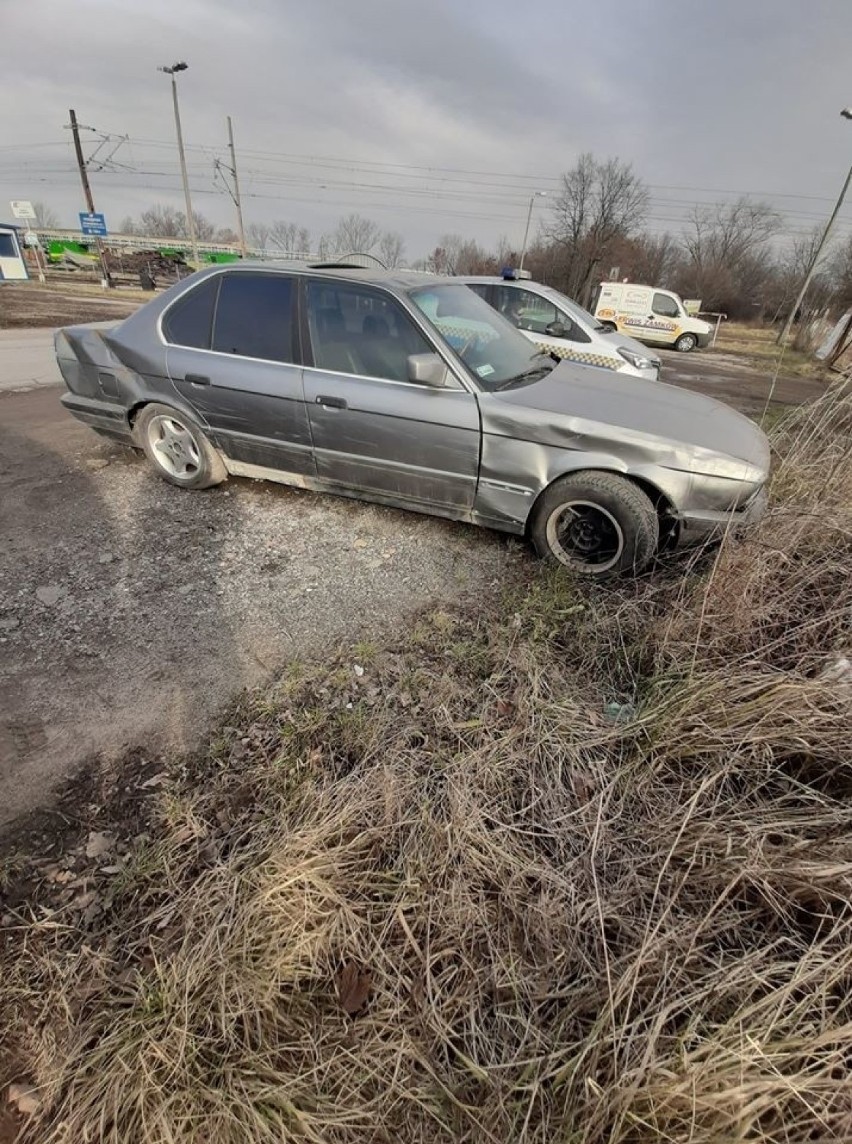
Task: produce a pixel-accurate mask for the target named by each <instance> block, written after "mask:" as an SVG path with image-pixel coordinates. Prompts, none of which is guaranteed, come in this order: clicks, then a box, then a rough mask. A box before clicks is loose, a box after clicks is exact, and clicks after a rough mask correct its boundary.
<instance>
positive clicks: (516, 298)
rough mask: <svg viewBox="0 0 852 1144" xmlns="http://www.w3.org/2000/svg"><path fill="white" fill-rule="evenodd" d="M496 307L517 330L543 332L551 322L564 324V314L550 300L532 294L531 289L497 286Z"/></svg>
mask: <svg viewBox="0 0 852 1144" xmlns="http://www.w3.org/2000/svg"><path fill="white" fill-rule="evenodd" d="M497 309H498V310H499V311H500V313H501V314H502V315H503V316H504V317H505V318H508V319H509V321H510V322H511V323H512V325H513V326H516V327H517V328H518V329H519V330H529V332H530V333H532V334H543V333H545V332H546V330H547V327H548V326H549V325H551V323H553V322H559V323H560V325H563V326H564V325H565V324H566V318H565V316H564V315H562V314H560V312H559V311H558V310H557V309H556V307H555V306H554V304H553V303H552V302H548V300H547V299H546V298H542V297H541V295H539V294H534V293H533V292H532V290H523V289H519V288H518V287H517V286H498V287H497Z"/></svg>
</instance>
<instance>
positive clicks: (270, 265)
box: [200, 258, 452, 291]
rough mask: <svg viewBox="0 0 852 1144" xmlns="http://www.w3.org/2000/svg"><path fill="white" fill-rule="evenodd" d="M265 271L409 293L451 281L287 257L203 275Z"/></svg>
mask: <svg viewBox="0 0 852 1144" xmlns="http://www.w3.org/2000/svg"><path fill="white" fill-rule="evenodd" d="M217 270H218V271H222V270H227V271H229V272H230V271H235V272H236V273H242V272H243V271H246V270H265V271H267V272H269V271H272V272H273V273H282V274H283V273H286V272H290V273H293V272H297V273H298V274H299V275H304V276H305V277H310V278H339V279H341V280H345V281H354V282H367V283H370V284H372V285H375V286H386V287H390V288H391V289H396V290H403V291H409V290H414V289H416V288H417V287H418V286H436V285H445V284H447V283H448V282H451V281H452V279H450V278H447V277H445V276H443V275H439V274H424V273H421V272H420V271H418V270H382V269H380V268H379V267H366V266H350V265H349V264H348V263H342V262H325V263H323V262H302V261H298V260H296V259H284V258H270V259H266V258H247V259H243V260H241V261H239V262H228V263H224V264H223V263H219V264H217V265H215V266H211V267H209V268H208V267H205V269H204V270H203V271H201V272H200V273H201V274H207V273H215V272H216V271H217Z"/></svg>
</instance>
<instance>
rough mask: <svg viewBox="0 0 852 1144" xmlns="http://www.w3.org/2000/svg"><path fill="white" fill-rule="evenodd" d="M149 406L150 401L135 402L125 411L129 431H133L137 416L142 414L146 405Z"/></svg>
mask: <svg viewBox="0 0 852 1144" xmlns="http://www.w3.org/2000/svg"><path fill="white" fill-rule="evenodd" d="M150 404H151V402H150V401H137V402H136V404H135V405H131V407H130V408H129V409H128V411H127V423H128V425H129V426H130V428H131V429H135V427H136V421H137V418H138V417H139V414H140V413H141V412H142V410H143V409H144V408H145V406H146V405H150Z"/></svg>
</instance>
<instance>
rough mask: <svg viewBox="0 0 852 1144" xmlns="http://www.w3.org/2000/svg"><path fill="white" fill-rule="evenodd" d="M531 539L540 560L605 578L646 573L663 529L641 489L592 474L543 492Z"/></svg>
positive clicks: (561, 481)
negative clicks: (645, 570) (632, 573)
mask: <svg viewBox="0 0 852 1144" xmlns="http://www.w3.org/2000/svg"><path fill="white" fill-rule="evenodd" d="M530 534H531V537H532V540H533V543H534V544H535V547H536V551H537V552H538V554H539V556H542V557H545V558H546V559H549V560H554V561H557V562H558V563H560V564H563V565H564V566H565V567H566V568H570V569H571V570H572V571H574V572H579V573H581V574H582V575H585V576H593V577H603V576H609V575H614V574H616V573H619V572H622V573H623V572H634V573H635V572H639V571H641V570H642V569H643V568H645V567H646V566H647V565H648V564H649V563H650V561H651V559H652V557H653V555H654V553H655V551H656V549H657V544H658V541H659V536H660V528H659V521H658V519H657V512H656V509H655V508H654V506H653V504H652V503H651V501H650V499H649V498H648V497H647V496H646V495H645V493H644V492H642V490H641V489H640V488H639V487H638V486H637V485H634V484H633V483H632V482H631V481H628V480H627V479H626V478H625V477H620V476H618V475H617V474H615V473H603V472H597V471H595V470H588V471H586V472H579V473H571V474H570V475H569V476H566V477H561V478H560V479H559V480H558V481H554V482H553V484H552V485H551V486H550V488H548V489H546V490H545V492H544V493H542V495H541V497H540V498H539V502H538V504H537V505H536V508H535V515H534V517H533V521H532V527H531V529H530Z"/></svg>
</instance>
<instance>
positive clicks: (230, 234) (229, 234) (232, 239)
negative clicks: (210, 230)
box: [215, 226, 240, 246]
mask: <svg viewBox="0 0 852 1144" xmlns="http://www.w3.org/2000/svg"><path fill="white" fill-rule="evenodd" d="M215 239H216V242H222V243H227V244H228V245H229V246H236V244H237V243H238V242H239V241H240V239H239V235H238V234H237V232H236V231H235V230H232V229H231V228H230V227H229V226H220V227H219V229H218V230H217V231H216V235H215Z"/></svg>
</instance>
